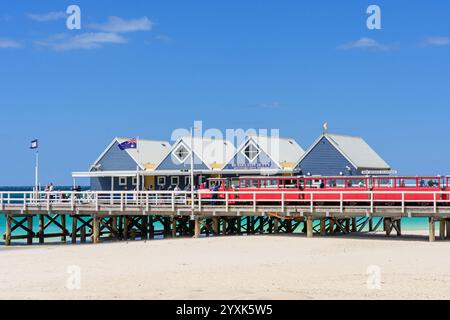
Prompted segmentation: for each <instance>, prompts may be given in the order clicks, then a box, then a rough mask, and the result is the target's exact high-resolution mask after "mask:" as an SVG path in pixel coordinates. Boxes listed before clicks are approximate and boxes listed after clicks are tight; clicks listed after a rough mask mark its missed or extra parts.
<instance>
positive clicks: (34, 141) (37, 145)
mask: <svg viewBox="0 0 450 320" xmlns="http://www.w3.org/2000/svg"><path fill="white" fill-rule="evenodd" d="M38 147H39V143H38V140H37V139H35V140H33V141H31V145H30V149H37V148H38Z"/></svg>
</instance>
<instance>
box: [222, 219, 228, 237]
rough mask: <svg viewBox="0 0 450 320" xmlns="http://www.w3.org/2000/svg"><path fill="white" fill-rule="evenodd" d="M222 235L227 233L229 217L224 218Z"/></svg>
mask: <svg viewBox="0 0 450 320" xmlns="http://www.w3.org/2000/svg"><path fill="white" fill-rule="evenodd" d="M222 235H223V236H226V235H227V218H222Z"/></svg>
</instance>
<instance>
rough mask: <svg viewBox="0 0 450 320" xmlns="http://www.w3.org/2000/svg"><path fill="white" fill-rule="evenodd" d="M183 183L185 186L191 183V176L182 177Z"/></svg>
mask: <svg viewBox="0 0 450 320" xmlns="http://www.w3.org/2000/svg"><path fill="white" fill-rule="evenodd" d="M184 185H185V186H189V185H191V177H184Z"/></svg>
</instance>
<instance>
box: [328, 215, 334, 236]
mask: <svg viewBox="0 0 450 320" xmlns="http://www.w3.org/2000/svg"><path fill="white" fill-rule="evenodd" d="M334 229H335V222H334V218H330V226H329V231H328V232H329V233H330V234H334Z"/></svg>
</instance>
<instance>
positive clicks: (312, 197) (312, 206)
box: [310, 192, 314, 213]
mask: <svg viewBox="0 0 450 320" xmlns="http://www.w3.org/2000/svg"><path fill="white" fill-rule="evenodd" d="M310 209H311V213H313V212H314V192H311V204H310Z"/></svg>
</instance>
